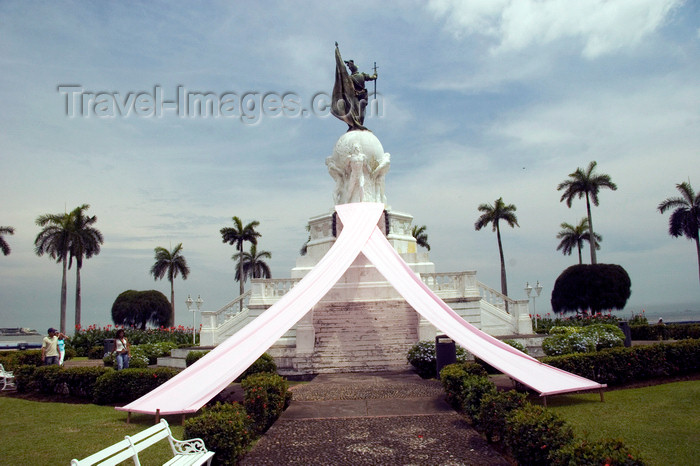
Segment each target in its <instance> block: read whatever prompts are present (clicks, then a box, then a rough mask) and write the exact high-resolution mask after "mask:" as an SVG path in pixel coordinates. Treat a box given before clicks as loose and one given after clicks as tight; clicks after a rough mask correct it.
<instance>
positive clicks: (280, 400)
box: [241, 372, 292, 434]
mask: <svg viewBox="0 0 700 466" xmlns="http://www.w3.org/2000/svg"><path fill="white" fill-rule="evenodd" d="M241 388H243V390H244V398H243V406H244V407H245V410H246V412H247V413H248V415H249V416H250V418H251V420H252V422H253V425H254V429H255V431H256V433H260V434H262V433H264V432H265V431H267V429H269V428H270V426H271V425H272V424H273V423H274V422H275V421H276V420H277V418H278V417H280V415H281V414H282V411H284V410H285V409H287V407H288V406H289V403H290V402H291V401H292V392H290V391H289V384H288V383H287V381H286V380H285V379H284V378H282V377H280V376H279V375H277V374H269V373H265V372H261V373H259V374H254V375H251V376H250V377H247V378H246V379H244V380H243V382H241Z"/></svg>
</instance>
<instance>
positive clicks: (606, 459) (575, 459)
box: [551, 439, 644, 466]
mask: <svg viewBox="0 0 700 466" xmlns="http://www.w3.org/2000/svg"><path fill="white" fill-rule="evenodd" d="M551 461H552V465H554V466H603V465H609V466H643V465H644V462H643V461H642V459H641V457H640V456H639V453H638V452H637V451H635V450H632V449H630V448H628V447H626V446H625V445H624V443H622V440H619V439H603V440H599V441H593V442H589V441H587V440H576V441H575V442H573V443H570V444H569V445H566V446H564V447H562V448H560V449H559V450H557V451H553V452H552V456H551Z"/></svg>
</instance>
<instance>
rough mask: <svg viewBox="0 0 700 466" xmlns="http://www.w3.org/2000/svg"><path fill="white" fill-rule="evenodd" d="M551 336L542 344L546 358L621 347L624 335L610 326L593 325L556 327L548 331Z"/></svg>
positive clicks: (618, 329)
mask: <svg viewBox="0 0 700 466" xmlns="http://www.w3.org/2000/svg"><path fill="white" fill-rule="evenodd" d="M550 332H551V334H552V336H550V337H548V338H545V339H544V341H543V342H542V350H543V351H544V353H545V354H546V355H547V356H560V355H562V354H571V353H591V352H593V351H599V350H601V349H603V348H612V347H616V346H623V345H624V342H625V334H624V333H622V330H620V328H619V327H617V326H616V325H611V324H593V325H588V326H585V327H571V326H568V327H565V326H558V327H552V328H551V329H550Z"/></svg>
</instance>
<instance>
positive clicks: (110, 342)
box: [104, 338, 117, 356]
mask: <svg viewBox="0 0 700 466" xmlns="http://www.w3.org/2000/svg"><path fill="white" fill-rule="evenodd" d="M104 345H105V354H104V355H105V356H107V355H109V354H110V353H112V351H114V350H115V349H116V347H117V343H116V341H115V340H114V338H107V339H105V342H104Z"/></svg>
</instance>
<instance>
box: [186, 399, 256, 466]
mask: <svg viewBox="0 0 700 466" xmlns="http://www.w3.org/2000/svg"><path fill="white" fill-rule="evenodd" d="M184 436H185V438H201V439H202V440H204V444H205V445H206V446H207V448H208V449H209V450H213V451H215V452H216V456H215V457H214V463H213V464H226V465H229V464H230V465H234V464H238V461H239V460H240V458H241V457H242V456H243V454H244V453H245V452H246V451H247V449H248V446H249V445H250V442H252V441H253V438H254V433H253V429H252V426H251V424H250V418H249V416H248V415H247V413H246V411H245V409H244V408H243V406H241V405H240V404H238V403H216V404H215V405H214V406H211V407H204V408H202V414H200V415H199V416H196V417H193V418H190V419H188V420H187V421H185V434H184Z"/></svg>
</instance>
